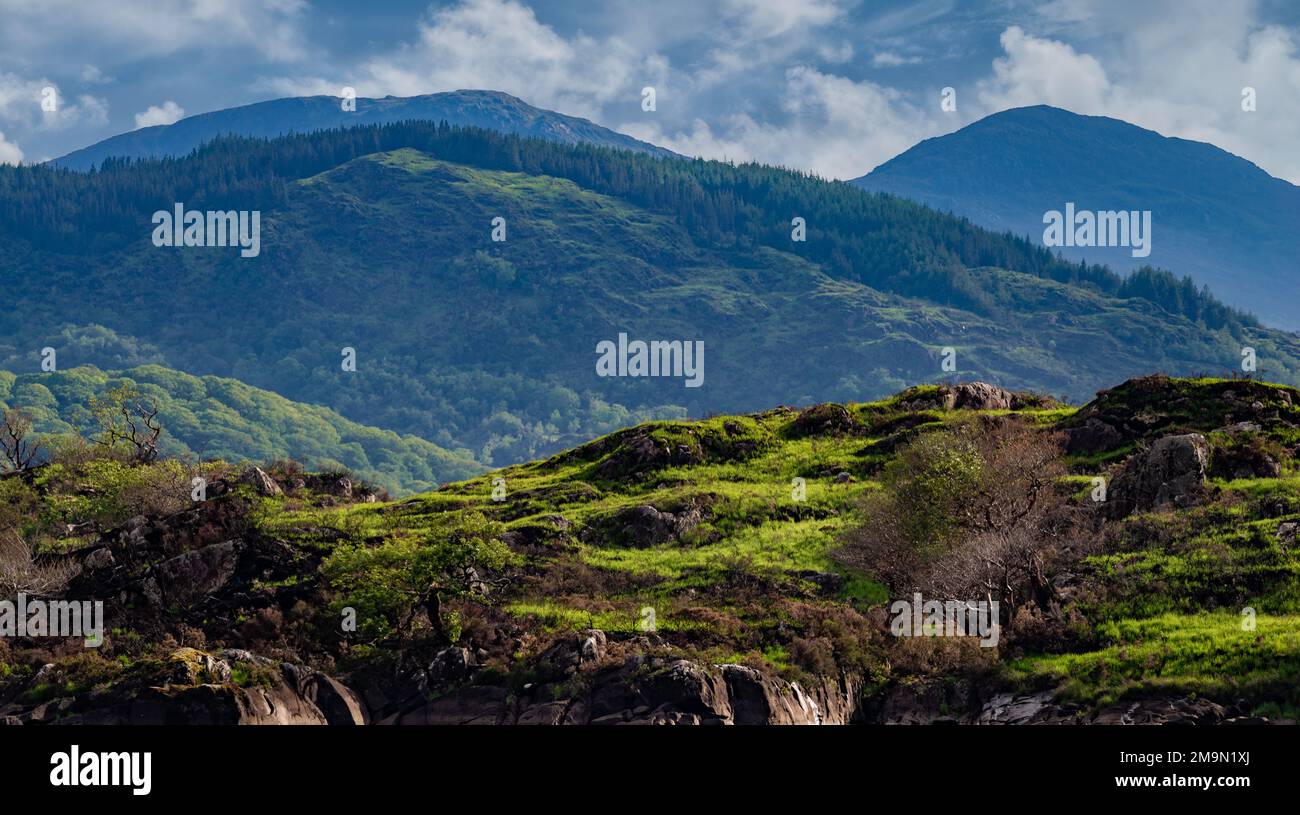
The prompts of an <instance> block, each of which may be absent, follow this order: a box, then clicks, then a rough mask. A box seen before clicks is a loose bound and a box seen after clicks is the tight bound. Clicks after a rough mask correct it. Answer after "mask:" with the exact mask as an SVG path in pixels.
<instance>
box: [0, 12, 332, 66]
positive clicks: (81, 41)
mask: <svg viewBox="0 0 1300 815" xmlns="http://www.w3.org/2000/svg"><path fill="white" fill-rule="evenodd" d="M306 8H307V3H306V2H305V0H113V2H111V3H87V2H85V1H84V0H41V2H39V3H33V2H30V0H0V19H3V20H4V25H3V26H0V53H8V54H12V55H16V56H19V55H20V56H23V57H26V58H28V59H31V60H33V61H35V60H39V59H41V58H42V57H48V55H49V54H58V53H65V54H77V55H78V57H80V58H87V57H90V58H93V59H95V60H96V61H100V59H101V58H103V60H104V61H108V60H113V61H119V62H120V61H124V60H129V59H140V58H150V57H159V56H165V55H168V54H173V53H176V52H178V51H182V50H185V49H187V48H191V47H195V46H201V47H205V48H209V49H211V48H215V47H225V48H246V49H251V50H254V51H256V52H258V53H260V54H261V55H262V56H264V57H265V58H267V59H271V60H280V61H291V60H297V59H301V58H303V57H304V56H305V54H306V46H305V44H304V41H303V37H302V34H301V31H300V29H299V26H300V24H301V18H302V13H303V12H304V11H305V10H306Z"/></svg>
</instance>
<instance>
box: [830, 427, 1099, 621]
mask: <svg viewBox="0 0 1300 815" xmlns="http://www.w3.org/2000/svg"><path fill="white" fill-rule="evenodd" d="M1062 457H1063V450H1062V440H1061V438H1060V436H1059V434H1048V433H1045V432H1043V431H1041V430H1038V429H1036V428H1034V427H1032V426H1030V425H1027V424H1025V423H1023V422H1021V421H1018V420H1015V419H1011V418H984V419H980V420H977V421H971V422H967V423H964V424H961V425H958V426H956V427H954V428H952V429H950V430H946V431H942V432H937V433H932V434H928V435H927V436H923V437H921V438H920V439H918V440H917V441H915V442H913V443H912V444H911V445H909V446H908V447H907V448H904V449H903V450H902V451H900V454H899V456H898V458H897V460H896V461H895V462H893V463H892V464H891V466H890V467H889V468H887V470H886V473H885V489H884V490H882V491H881V492H880V493H878V494H876V495H873V496H871V497H870V498H869V499H868V500H867V501H866V502H865V503H864V504H863V505H862V507H861V509H862V511H863V513H864V516H865V518H866V523H865V524H864V525H863V526H860V527H858V528H856V529H854V530H852V531H851V532H849V533H848V534H847V535H846V536H845V539H844V540H845V545H844V547H843V548H842V549H841V550H840V551H839V552H838V553H837V556H838V557H839V558H840V560H841V561H842V562H844V563H846V564H847V565H850V566H853V567H855V568H859V569H863V570H866V571H868V572H871V573H873V574H875V575H877V576H878V577H880V578H881V579H883V580H885V582H886V583H887V584H888V585H889V588H890V590H891V591H892V592H893V593H894V595H895V596H902V595H904V594H906V593H909V592H911V591H920V592H922V593H924V594H928V595H931V596H934V597H940V598H947V599H982V600H995V601H998V603H999V604H1000V606H1001V607H1000V613H1001V616H1002V618H1003V622H1005V621H1007V620H1010V619H1012V618H1013V617H1014V616H1015V614H1016V611H1017V609H1018V608H1020V607H1021V606H1023V605H1025V604H1032V605H1033V606H1035V607H1036V608H1038V609H1040V610H1042V611H1044V612H1047V611H1051V610H1053V609H1054V608H1055V605H1056V603H1057V594H1056V585H1055V578H1056V576H1057V575H1058V574H1059V573H1060V572H1061V570H1062V569H1064V568H1066V567H1067V566H1068V565H1069V564H1071V563H1072V562H1073V561H1074V560H1076V559H1077V557H1078V556H1079V554H1080V553H1081V552H1082V551H1083V548H1084V547H1083V546H1082V545H1081V540H1080V539H1081V537H1087V536H1089V533H1088V532H1087V531H1086V527H1085V525H1084V524H1083V523H1081V522H1080V519H1079V518H1078V517H1077V515H1076V512H1075V511H1074V510H1073V509H1072V508H1071V507H1070V506H1069V504H1068V502H1067V501H1066V499H1065V498H1064V497H1063V496H1062V495H1061V493H1060V492H1059V491H1058V490H1057V489H1056V482H1057V480H1058V479H1059V478H1060V477H1061V476H1062V475H1064V474H1065V466H1064V463H1063V460H1062Z"/></svg>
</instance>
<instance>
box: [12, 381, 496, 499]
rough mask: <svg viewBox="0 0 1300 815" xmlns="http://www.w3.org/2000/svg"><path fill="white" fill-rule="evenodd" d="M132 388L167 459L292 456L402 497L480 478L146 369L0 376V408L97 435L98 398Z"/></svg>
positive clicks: (338, 421) (376, 434)
mask: <svg viewBox="0 0 1300 815" xmlns="http://www.w3.org/2000/svg"><path fill="white" fill-rule="evenodd" d="M122 385H133V386H135V387H136V389H137V390H139V392H140V393H141V394H142V395H143V396H144V397H145V398H147V399H148V400H149V401H151V402H152V403H153V404H154V405H155V406H156V407H157V408H158V418H159V420H160V421H161V423H162V425H163V429H164V433H163V436H162V438H161V447H160V453H161V454H162V455H163V456H166V457H184V458H189V459H192V460H198V461H205V460H209V459H222V460H225V461H229V462H232V463H237V462H241V461H253V462H262V461H273V460H277V459H292V460H295V461H298V462H302V463H304V464H307V465H308V466H310V467H313V468H315V469H319V470H350V471H351V472H353V473H354V474H355V475H357V476H359V477H360V478H363V479H365V480H367V481H369V482H370V483H372V484H375V485H376V486H381V487H384V488H385V489H387V490H390V491H391V492H393V493H394V494H405V493H410V492H418V491H421V490H428V489H432V488H435V487H437V485H438V484H440V483H442V482H444V481H454V480H457V479H460V478H464V477H466V476H467V475H471V474H473V473H475V472H478V471H480V470H481V469H482V467H481V466H480V465H479V464H478V463H477V462H475V461H474V460H473V458H472V457H471V456H470V455H469V453H468V452H467V451H464V450H460V451H450V450H445V449H443V448H441V447H438V446H437V445H435V444H432V443H430V442H427V441H425V440H424V439H421V438H417V437H415V436H410V435H406V436H403V435H400V434H397V433H394V432H393V431H391V430H378V429H376V428H373V427H366V426H364V425H360V424H357V423H356V422H352V421H349V420H347V419H345V418H343V417H342V416H340V415H338V414H337V413H335V412H334V411H332V410H330V409H329V408H325V407H320V406H317V405H306V404H301V403H298V402H292V401H290V400H288V399H285V398H284V397H283V396H279V395H278V394H275V393H271V392H270V391H264V390H260V389H258V388H254V387H251V386H249V385H245V384H243V383H242V382H238V381H235V380H233V379H224V378H221V377H216V376H205V377H197V376H190V375H188V374H184V373H181V372H179V371H173V370H170V369H167V368H163V367H161V366H158V365H142V366H139V367H135V368H128V369H125V370H119V371H100V370H99V369H97V368H93V367H89V366H87V367H78V368H72V369H70V370H64V371H59V372H57V373H48V374H44V373H41V374H21V375H15V374H13V373H10V372H8V371H0V406H3V407H6V408H9V407H13V408H21V409H23V410H26V411H27V412H28V413H29V414H31V416H32V419H33V424H34V427H33V429H34V431H35V432H36V433H39V434H46V435H59V434H67V433H87V434H89V432H90V430H91V428H92V426H93V424H94V422H93V417H92V416H91V413H90V410H89V405H90V403H91V399H92V398H93V397H95V396H100V397H102V396H104V394H105V393H107V392H108V391H109V390H111V389H113V388H116V387H119V386H122Z"/></svg>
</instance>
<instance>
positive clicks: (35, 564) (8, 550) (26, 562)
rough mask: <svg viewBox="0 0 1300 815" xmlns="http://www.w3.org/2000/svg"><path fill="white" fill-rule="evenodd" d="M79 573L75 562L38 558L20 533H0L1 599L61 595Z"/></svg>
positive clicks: (5, 530)
mask: <svg viewBox="0 0 1300 815" xmlns="http://www.w3.org/2000/svg"><path fill="white" fill-rule="evenodd" d="M76 573H77V567H76V565H75V564H74V563H72V562H71V561H66V560H62V559H56V558H51V557H41V556H40V555H38V554H37V553H36V548H35V546H33V545H32V544H31V542H30V541H28V540H27V539H26V538H25V537H23V536H22V535H21V534H19V533H18V532H17V530H13V529H4V530H0V598H11V597H15V596H17V595H19V594H26V595H30V596H33V597H51V596H57V595H58V594H60V593H62V592H63V590H64V589H66V588H67V585H68V581H69V580H71V579H72V578H73V576H74V575H76Z"/></svg>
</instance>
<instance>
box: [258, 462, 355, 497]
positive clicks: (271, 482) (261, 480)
mask: <svg viewBox="0 0 1300 815" xmlns="http://www.w3.org/2000/svg"><path fill="white" fill-rule="evenodd" d="M239 483H241V484H249V485H251V486H252V487H253V489H255V490H257V494H258V495H283V494H284V490H282V489H280V485H279V484H277V483H275V479H274V478H272V477H271V476H269V475H267V474H266V471H265V470H263V469H262V468H261V467H249V468H248V469H247V470H244V472H243V473H241V474H240V476H239ZM349 490H350V486H349Z"/></svg>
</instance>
